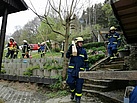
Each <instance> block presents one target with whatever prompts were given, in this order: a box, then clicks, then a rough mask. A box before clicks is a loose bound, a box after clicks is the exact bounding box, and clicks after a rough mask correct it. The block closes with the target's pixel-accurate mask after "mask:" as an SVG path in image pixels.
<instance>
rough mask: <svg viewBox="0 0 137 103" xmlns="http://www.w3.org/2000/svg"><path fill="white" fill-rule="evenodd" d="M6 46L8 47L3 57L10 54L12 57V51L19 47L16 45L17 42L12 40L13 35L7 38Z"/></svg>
mask: <svg viewBox="0 0 137 103" xmlns="http://www.w3.org/2000/svg"><path fill="white" fill-rule="evenodd" d="M7 47H8V52H7V54H6V56H5V57H7V58H8V57H9V56H10V58H14V52H15V50H17V49H19V47H18V45H17V43H16V42H15V41H14V38H13V37H10V38H9V42H8V44H7Z"/></svg>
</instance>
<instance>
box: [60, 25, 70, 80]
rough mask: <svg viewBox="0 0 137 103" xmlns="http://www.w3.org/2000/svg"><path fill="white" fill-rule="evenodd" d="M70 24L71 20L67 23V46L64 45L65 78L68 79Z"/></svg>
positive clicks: (63, 75)
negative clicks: (67, 55) (67, 53)
mask: <svg viewBox="0 0 137 103" xmlns="http://www.w3.org/2000/svg"><path fill="white" fill-rule="evenodd" d="M69 28H70V24H69V22H67V23H66V35H65V47H64V62H63V74H62V77H63V80H66V76H67V68H68V59H67V58H66V52H67V50H68V45H69V35H70V30H69Z"/></svg>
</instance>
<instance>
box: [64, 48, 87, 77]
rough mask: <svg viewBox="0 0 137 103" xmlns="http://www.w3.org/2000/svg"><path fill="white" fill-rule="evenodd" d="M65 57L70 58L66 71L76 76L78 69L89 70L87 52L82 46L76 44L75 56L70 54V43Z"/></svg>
mask: <svg viewBox="0 0 137 103" xmlns="http://www.w3.org/2000/svg"><path fill="white" fill-rule="evenodd" d="M66 57H67V58H70V62H69V67H68V73H71V74H72V75H73V76H76V77H78V73H79V71H84V70H85V69H86V70H89V66H88V58H87V52H86V50H85V49H84V48H82V47H78V46H77V56H72V45H71V46H70V47H69V49H68V51H67V53H66Z"/></svg>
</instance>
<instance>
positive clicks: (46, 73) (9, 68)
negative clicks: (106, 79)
mask: <svg viewBox="0 0 137 103" xmlns="http://www.w3.org/2000/svg"><path fill="white" fill-rule="evenodd" d="M53 60H54V61H56V64H57V65H62V62H63V60H62V58H54V59H53V58H40V59H34V58H32V59H3V61H2V66H3V67H4V68H2V70H5V71H6V74H8V75H18V76H23V75H24V74H23V73H24V72H25V71H26V69H27V68H29V67H32V66H36V65H39V66H40V68H39V69H35V70H33V74H32V76H40V77H53V76H57V75H61V73H62V70H54V69H52V70H47V69H44V68H43V65H44V64H52V63H53Z"/></svg>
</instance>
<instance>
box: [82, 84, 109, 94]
mask: <svg viewBox="0 0 137 103" xmlns="http://www.w3.org/2000/svg"><path fill="white" fill-rule="evenodd" d="M83 88H84V89H87V90H90V89H91V90H96V91H102V92H106V91H109V86H103V85H92V84H85V83H84V84H83Z"/></svg>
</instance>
